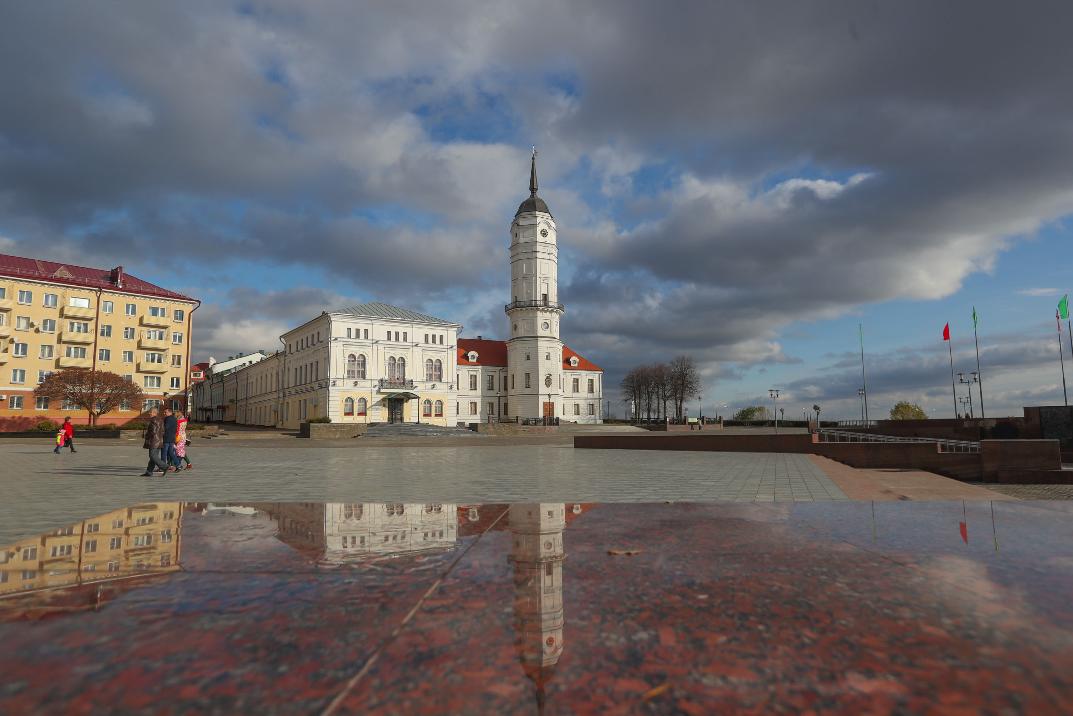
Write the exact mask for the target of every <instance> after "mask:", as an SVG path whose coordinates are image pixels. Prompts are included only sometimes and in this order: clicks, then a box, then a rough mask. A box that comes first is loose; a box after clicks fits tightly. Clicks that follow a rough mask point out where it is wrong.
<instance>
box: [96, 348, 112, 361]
mask: <svg viewBox="0 0 1073 716" xmlns="http://www.w3.org/2000/svg"><path fill="white" fill-rule="evenodd" d="M97 360H100V361H105V362H108V361H110V360H112V351H110V350H108V349H107V348H101V349H100V350H98V351H97Z"/></svg>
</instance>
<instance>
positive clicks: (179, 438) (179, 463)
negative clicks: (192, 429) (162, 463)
mask: <svg viewBox="0 0 1073 716" xmlns="http://www.w3.org/2000/svg"><path fill="white" fill-rule="evenodd" d="M175 415H176V417H177V418H178V425H179V429H178V430H177V431H176V433H175V469H176V470H182V469H184V468H183V463H184V462H185V463H186V467H185V469H186V470H193V469H194V463H192V462H190V458H189V457H187V456H186V446H187V445H189V444H190V441H189V440H187V439H186V424H187V418H186V415H184V414H183V412H182V411H181V410H180V411H177V412H176V413H175Z"/></svg>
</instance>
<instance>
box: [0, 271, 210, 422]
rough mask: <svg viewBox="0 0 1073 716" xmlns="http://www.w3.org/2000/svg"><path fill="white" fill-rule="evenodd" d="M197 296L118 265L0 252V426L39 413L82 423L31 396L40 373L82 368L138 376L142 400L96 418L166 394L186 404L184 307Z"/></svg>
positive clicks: (112, 417) (120, 415)
mask: <svg viewBox="0 0 1073 716" xmlns="http://www.w3.org/2000/svg"><path fill="white" fill-rule="evenodd" d="M199 305H200V302H199V301H197V300H196V299H193V298H190V297H188V296H184V295H182V294H180V293H176V292H174V291H169V290H167V289H164V288H161V287H160V286H156V285H154V284H151V283H149V282H147V281H143V280H141V279H139V278H137V277H135V276H131V275H129V274H126V273H125V272H124V271H123V267H122V266H118V267H116V268H113V269H96V268H87V267H84V266H74V265H71V264H60V263H56V262H54V261H44V260H39V259H29V258H22V257H19V256H8V255H4V254H0V395H2V396H3V398H2V399H0V430H3V429H8V430H18V429H26V428H30V427H32V426H33V425H34V424H36V423H38V422H40V421H42V420H45V419H48V420H52V421H57V422H58V421H62V420H63V418H64V417H70V418H71V421H72V422H74V423H76V424H77V423H83V424H84V423H86V422H87V421H88V416H87V414H86V412H85V411H84V410H82V409H80V408H76V407H74V406H71V405H63V404H61V405H53V404H50V402H49V401H48V400H46V399H36V398H35V397H34V394H33V390H34V388H35V387H36V386H37V385H38V384H39V383H40V382H41V381H43V380H44V379H45V376H47V375H48V374H49V373H51V372H53V371H57V370H63V369H64V368H91V369H94V370H105V371H109V372H112V373H117V374H119V375H122V376H124V377H126V378H127V379H128V380H131V381H133V382H135V383H137V384H138V386H139V387H140V388H141V389H142V392H143V393H145V396H146V400H145V402H144V403H143V404H142V405H124V406H121V408H120V409H119V410H117V411H113V412H111V413H108V414H105V415H102V416H101V418H100V422H101V423H124V422H127V421H129V420H132V419H134V418H136V417H138V416H139V415H140V414H141V413H142V412H143V411H144V410H145V409H147V408H148V407H149V406H151V405H160V404H161V403H162V402H163V401H164V400H165V399H167V400H168V401H169V402H173V403H174V404H175V405H176V406H177V407H185V404H186V398H187V391H188V387H189V371H190V367H189V366H190V339H191V336H190V334H191V329H192V321H193V313H194V311H195V310H197V307H198V306H199Z"/></svg>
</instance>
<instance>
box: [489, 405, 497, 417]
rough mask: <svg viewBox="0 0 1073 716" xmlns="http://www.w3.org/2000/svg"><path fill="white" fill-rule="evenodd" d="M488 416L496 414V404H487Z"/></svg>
mask: <svg viewBox="0 0 1073 716" xmlns="http://www.w3.org/2000/svg"><path fill="white" fill-rule="evenodd" d="M488 414H489V415H495V414H496V404H495V403H489V404H488Z"/></svg>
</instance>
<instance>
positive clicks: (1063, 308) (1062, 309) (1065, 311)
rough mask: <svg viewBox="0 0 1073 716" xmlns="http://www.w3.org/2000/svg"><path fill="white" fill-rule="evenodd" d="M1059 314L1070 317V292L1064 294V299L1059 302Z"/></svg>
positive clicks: (1065, 317) (1066, 317)
mask: <svg viewBox="0 0 1073 716" xmlns="http://www.w3.org/2000/svg"><path fill="white" fill-rule="evenodd" d="M1058 315H1059V316H1061V317H1062V318H1063V319H1068V318H1069V294H1068V293H1067V294H1066V295H1064V296H1062V300H1061V301H1059V302H1058Z"/></svg>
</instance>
